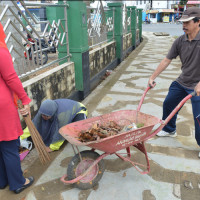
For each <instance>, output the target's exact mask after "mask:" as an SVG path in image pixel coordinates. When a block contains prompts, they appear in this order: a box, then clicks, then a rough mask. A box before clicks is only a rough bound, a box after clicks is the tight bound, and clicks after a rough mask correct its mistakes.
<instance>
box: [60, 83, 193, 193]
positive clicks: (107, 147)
mask: <svg viewBox="0 0 200 200" xmlns="http://www.w3.org/2000/svg"><path fill="white" fill-rule="evenodd" d="M149 89H150V87H147V88H146V90H145V92H144V94H143V95H142V98H141V100H140V103H139V105H138V108H137V110H120V111H116V112H112V113H109V114H105V115H101V116H98V117H92V118H88V119H86V120H82V121H78V122H74V123H71V124H68V125H66V126H64V127H62V128H61V129H60V130H59V132H60V134H61V135H62V136H63V137H64V138H65V139H66V140H68V142H70V143H71V144H72V146H73V145H75V146H76V147H77V146H83V145H84V146H88V147H90V148H91V150H87V151H82V152H79V151H78V153H77V154H76V155H75V156H74V157H73V158H72V159H71V161H70V163H69V164H68V168H67V174H65V175H64V176H63V177H62V178H61V181H62V182H63V183H65V184H74V186H75V187H77V188H79V189H89V188H92V187H94V186H95V185H96V184H97V183H98V181H99V180H100V179H101V177H102V175H103V172H104V171H105V166H104V161H103V158H105V157H106V156H108V155H112V154H115V155H116V156H118V157H119V158H121V159H122V160H124V161H128V162H130V163H131V164H132V165H133V166H134V167H135V168H136V169H137V171H139V172H140V173H141V174H147V173H149V171H150V164H149V159H148V155H147V152H146V149H145V145H144V142H145V141H146V140H148V139H149V138H152V137H153V136H155V135H156V134H157V133H158V132H159V131H160V130H161V129H162V128H163V127H164V126H165V125H166V124H167V123H168V122H169V120H170V119H171V118H172V117H173V116H174V114H175V113H176V112H177V111H178V110H179V109H180V108H181V107H182V106H183V104H184V103H185V102H186V101H187V100H188V99H190V98H191V97H192V96H194V95H195V94H193V93H192V94H189V95H188V96H186V97H185V98H184V99H183V100H182V101H181V102H180V103H179V105H178V106H177V107H176V108H175V109H174V110H173V111H172V112H171V114H170V115H169V116H168V117H167V119H166V120H165V121H163V120H160V119H159V118H157V117H154V116H152V115H147V114H145V113H142V112H140V108H141V105H142V103H143V101H144V98H145V96H146V93H147V92H148V90H149ZM108 121H114V122H116V123H117V124H118V125H122V126H126V125H129V124H131V123H134V122H136V121H137V122H139V123H143V124H144V126H143V127H142V128H138V129H136V130H131V131H127V132H123V133H121V134H117V135H114V136H110V137H107V138H104V139H100V140H97V141H91V142H80V141H79V140H78V135H79V133H80V132H81V131H86V130H88V129H90V128H91V127H92V125H93V124H95V123H98V124H100V125H101V124H104V123H105V122H108ZM157 124H158V127H157V128H155V129H154V130H153V127H154V126H155V125H157ZM131 146H134V147H136V148H137V149H138V150H140V151H141V152H142V153H144V155H145V158H146V165H145V166H144V165H143V164H141V163H136V162H133V161H132V160H131V159H130V158H131V153H130V147H131ZM122 149H126V153H125V154H126V157H124V156H122V153H120V152H118V151H120V150H122ZM77 150H78V148H77ZM95 150H100V151H102V152H104V153H103V154H102V155H99V154H98V153H97V152H95ZM117 152H118V153H117ZM139 167H142V168H144V167H145V170H142V169H141V168H139Z"/></svg>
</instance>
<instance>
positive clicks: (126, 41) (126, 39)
mask: <svg viewBox="0 0 200 200" xmlns="http://www.w3.org/2000/svg"><path fill="white" fill-rule="evenodd" d="M131 46H132V34H131V33H128V34H125V35H123V51H126V50H127V49H129V48H130V47H131Z"/></svg>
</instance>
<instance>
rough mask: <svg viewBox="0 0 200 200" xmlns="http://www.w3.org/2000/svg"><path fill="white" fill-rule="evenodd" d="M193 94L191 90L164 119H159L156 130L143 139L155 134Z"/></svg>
mask: <svg viewBox="0 0 200 200" xmlns="http://www.w3.org/2000/svg"><path fill="white" fill-rule="evenodd" d="M193 96H196V92H195V91H194V92H192V93H190V94H188V95H187V96H186V97H185V98H184V99H182V101H181V102H180V103H179V104H178V105H177V106H176V107H175V108H174V110H173V111H172V112H171V113H170V114H169V116H168V117H167V118H166V119H165V120H161V123H160V126H159V127H158V128H156V130H154V131H153V133H151V134H150V135H149V136H148V137H147V138H145V140H148V139H149V138H151V137H153V136H154V135H156V134H157V133H158V132H159V131H160V130H162V128H163V127H164V126H166V124H167V123H168V122H169V121H170V120H171V118H172V117H173V116H174V115H175V114H176V113H177V112H178V111H179V110H180V109H181V107H182V106H183V105H184V104H185V103H186V101H187V100H189V99H191V98H192V97H193Z"/></svg>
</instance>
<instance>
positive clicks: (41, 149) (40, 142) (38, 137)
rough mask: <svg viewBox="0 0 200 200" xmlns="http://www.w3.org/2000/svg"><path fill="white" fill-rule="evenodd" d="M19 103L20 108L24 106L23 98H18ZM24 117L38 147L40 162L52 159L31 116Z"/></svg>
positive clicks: (44, 162)
mask: <svg viewBox="0 0 200 200" xmlns="http://www.w3.org/2000/svg"><path fill="white" fill-rule="evenodd" d="M17 104H18V108H20V109H22V108H23V105H22V102H21V100H18V101H17ZM23 118H24V121H25V122H26V125H27V126H28V129H29V131H30V134H31V138H32V140H33V143H34V145H35V148H36V150H37V152H38V155H39V158H40V162H41V163H42V164H43V165H44V164H46V163H47V162H49V161H50V160H51V159H50V156H49V153H48V152H47V150H46V146H45V144H44V142H43V140H42V137H41V135H40V134H39V132H38V130H37V129H36V127H35V126H34V124H33V122H32V120H31V118H30V116H29V115H24V116H23Z"/></svg>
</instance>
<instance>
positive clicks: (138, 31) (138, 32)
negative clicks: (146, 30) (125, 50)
mask: <svg viewBox="0 0 200 200" xmlns="http://www.w3.org/2000/svg"><path fill="white" fill-rule="evenodd" d="M139 34H140V30H139V29H136V44H137V45H138V43H139V41H140V35H139Z"/></svg>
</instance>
